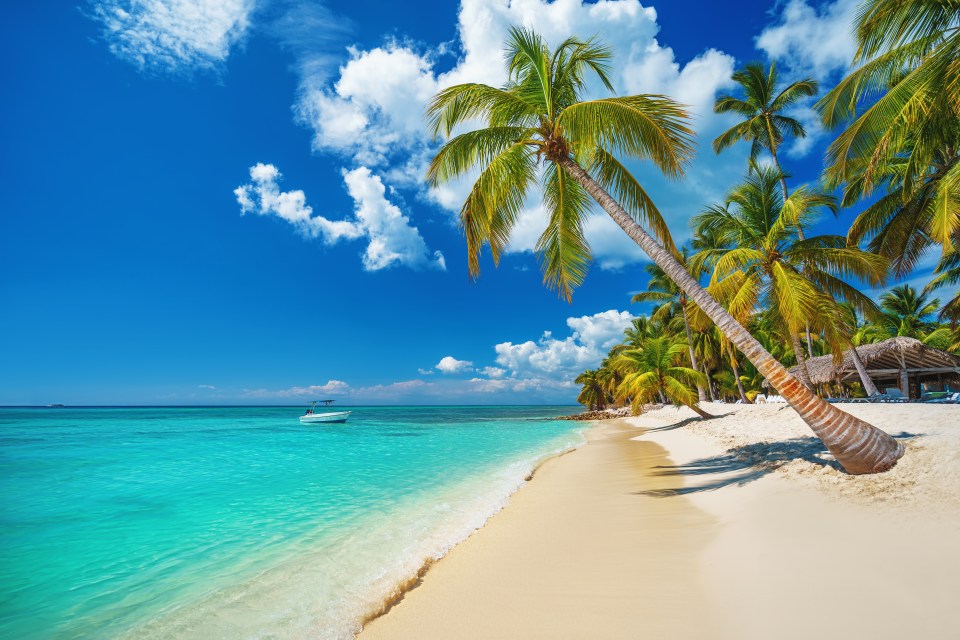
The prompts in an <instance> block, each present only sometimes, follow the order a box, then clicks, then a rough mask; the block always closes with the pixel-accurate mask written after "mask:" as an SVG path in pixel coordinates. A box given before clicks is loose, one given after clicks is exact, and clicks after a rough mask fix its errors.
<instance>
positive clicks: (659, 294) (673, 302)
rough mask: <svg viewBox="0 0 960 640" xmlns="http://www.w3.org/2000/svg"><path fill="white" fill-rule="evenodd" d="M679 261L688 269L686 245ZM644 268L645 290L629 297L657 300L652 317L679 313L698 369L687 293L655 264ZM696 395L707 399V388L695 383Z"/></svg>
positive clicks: (701, 400) (645, 300)
mask: <svg viewBox="0 0 960 640" xmlns="http://www.w3.org/2000/svg"><path fill="white" fill-rule="evenodd" d="M680 258H682V260H681V263H682V264H683V266H684V267H685V268H686V269H687V271H690V265H689V264H688V263H687V250H686V247H684V249H683V250H682V252H681V254H680ZM644 269H645V270H646V272H647V275H649V276H650V280H649V281H648V282H647V290H646V291H641V292H640V293H638V294H636V295H634V296H633V298H631V300H630V301H631V302H659V303H660V304H659V306H658V307H657V309H656V311H654V314H653V315H654V317H656V316H657V314H661V316H663V315H666V314H668V313H672V314H679V315H680V316H681V317H682V318H683V329H684V332H685V333H686V336H687V346H688V348H689V356H690V365H691V366H692V367H693V368H694V369H695V370H697V371H700V365H699V364H698V363H697V354H696V352H694V348H693V347H694V345H693V335H692V333H691V331H690V319H689V317H688V316H687V305H688V304H689V303H690V301H689V299H688V297H687V294H686V293H684V292H683V290H682V289H680V287H678V286H677V284H676V283H675V282H674V281H673V280H671V279H670V278H668V277H667V274H666V273H664V272H663V269H661V268H660V267H658V266H657V265H655V264H649V265H647V266H646V267H644ZM697 396H698V397H699V398H700V402H706V401H707V390H706V388H705V385H703V384H698V385H697Z"/></svg>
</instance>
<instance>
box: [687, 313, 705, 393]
mask: <svg viewBox="0 0 960 640" xmlns="http://www.w3.org/2000/svg"><path fill="white" fill-rule="evenodd" d="M681 309H683V328H684V329H685V330H686V331H687V348H688V349H690V366H691V367H693V370H694V371H700V367H698V366H697V356H696V355H695V354H694V353H693V335H692V334H691V333H690V321H689V320H687V307H686V306H685V305H684V306H681ZM697 396H699V398H700V402H706V401H707V390H706V389H704V388H703V385H702V384H699V383H697Z"/></svg>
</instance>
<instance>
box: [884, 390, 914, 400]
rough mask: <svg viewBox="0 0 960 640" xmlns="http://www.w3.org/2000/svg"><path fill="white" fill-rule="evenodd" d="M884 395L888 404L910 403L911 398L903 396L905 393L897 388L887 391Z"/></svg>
mask: <svg viewBox="0 0 960 640" xmlns="http://www.w3.org/2000/svg"><path fill="white" fill-rule="evenodd" d="M883 395H885V396H887V398H888V400H887V401H888V402H910V398H908V397H907V396H905V395H903V392H901V391H900V389H897V388H896V387H893V388H890V389H885V390H884V394H883Z"/></svg>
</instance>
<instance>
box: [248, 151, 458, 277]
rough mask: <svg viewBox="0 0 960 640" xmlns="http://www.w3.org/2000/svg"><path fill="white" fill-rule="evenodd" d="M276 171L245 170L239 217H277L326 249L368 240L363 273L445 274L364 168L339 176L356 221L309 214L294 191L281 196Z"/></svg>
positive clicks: (257, 167)
mask: <svg viewBox="0 0 960 640" xmlns="http://www.w3.org/2000/svg"><path fill="white" fill-rule="evenodd" d="M281 178H282V175H281V174H280V171H279V170H278V169H277V168H276V167H275V166H274V165H272V164H263V163H257V164H256V165H254V166H252V167H250V179H251V181H252V182H250V183H248V184H245V185H241V186H239V187H237V188H236V189H234V191H233V193H234V195H235V196H236V199H237V203H238V204H239V205H240V211H241V214H247V213H255V214H257V215H265V216H271V215H272V216H276V217H278V218H280V219H281V220H285V221H286V222H288V223H290V224H291V225H293V227H294V228H295V229H296V230H297V231H298V232H299V233H300V234H301V235H303V236H304V237H306V238H322V239H323V242H324V243H325V244H328V245H329V244H334V243H336V242H337V241H339V240H344V239H345V240H356V239H358V238H364V237H365V238H367V240H368V244H367V249H366V251H365V252H364V254H363V265H364V268H365V269H366V270H368V271H377V270H380V269H384V268H387V267H391V266H396V265H406V266H408V267H413V268H420V267H424V266H433V267H436V268H439V269H445V268H446V264H445V262H444V259H443V254H441V253H440V252H439V251H437V252H435V253H434V254H433V255H432V256H431V255H430V253H429V251H428V249H427V245H426V243H425V242H424V240H423V238H422V237H421V236H420V232H419V231H418V230H417V228H416V227H413V226H411V225H410V219H409V218H407V217H406V216H405V215H403V213H402V212H401V211H400V209H399V208H398V207H397V206H396V205H394V204H392V203H391V202H389V201H388V200H387V199H386V197H385V196H386V191H385V189H384V186H383V183H382V182H381V180H380V178H379V177H378V176H375V175H373V174H372V173H371V172H370V170H369V169H367V168H366V167H358V168H356V169H354V170H353V171H345V172H344V173H343V178H344V182H345V183H346V186H347V191H348V193H349V194H350V197H351V198H353V201H354V214H355V218H356V219H355V220H329V219H327V218H325V217H323V216H320V215H314V214H313V208H312V207H310V206H309V205H308V204H307V201H306V200H307V199H306V195H305V194H304V192H303V191H301V190H299V189H297V190H294V191H280V186H279V181H280V179H281Z"/></svg>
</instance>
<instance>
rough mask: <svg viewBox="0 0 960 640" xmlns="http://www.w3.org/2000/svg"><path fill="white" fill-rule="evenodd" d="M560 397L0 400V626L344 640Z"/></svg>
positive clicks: (536, 440) (494, 492)
mask: <svg viewBox="0 0 960 640" xmlns="http://www.w3.org/2000/svg"><path fill="white" fill-rule="evenodd" d="M569 412H570V408H569V407H375V408H374V407H361V408H356V409H354V413H353V415H352V416H351V417H350V421H349V422H347V423H346V424H344V425H326V426H302V425H301V424H300V423H299V422H298V421H297V417H298V416H299V414H300V413H302V410H300V409H297V408H278V407H255V408H250V407H244V408H145V409H130V408H118V409H0V637H4V638H73V637H89V636H97V637H105V636H106V637H117V636H120V637H131V638H134V637H135V638H150V637H155V638H170V637H191V638H209V637H222V638H292V637H297V638H299V637H312V638H343V637H350V636H351V634H352V633H353V631H355V630H356V629H357V625H358V624H359V622H360V620H362V618H363V616H364V615H365V614H367V613H369V612H370V611H371V610H375V609H376V608H377V606H379V604H380V603H381V602H383V600H384V598H386V597H388V596H389V595H390V593H391V592H392V591H393V590H394V589H395V588H396V587H397V585H398V584H399V583H400V581H402V580H403V579H404V578H407V577H409V576H411V575H413V574H414V573H415V572H416V571H417V569H418V568H419V567H420V566H421V565H422V564H423V562H424V561H425V560H426V559H428V558H431V557H437V556H439V555H442V554H443V553H444V552H445V551H446V550H447V549H448V548H449V547H450V546H451V545H453V544H455V543H456V542H458V541H460V540H462V539H463V538H464V537H466V536H467V535H469V533H470V532H471V531H473V530H474V529H475V528H476V527H478V526H480V525H481V524H482V523H483V522H484V520H485V519H486V518H487V517H489V515H490V514H492V513H494V512H495V511H496V510H497V509H498V508H500V506H502V505H503V503H504V501H505V499H506V497H507V496H508V495H509V494H510V493H511V492H512V491H513V490H514V489H516V487H517V486H519V484H520V483H522V481H523V478H524V477H525V476H526V475H527V474H528V473H529V472H530V470H531V469H532V468H533V466H534V465H535V464H536V462H537V461H539V460H540V459H542V458H543V457H545V456H547V455H549V454H551V453H553V452H556V451H558V450H561V449H564V448H568V447H570V446H573V445H575V444H578V443H579V442H580V441H581V438H582V437H581V435H580V433H579V431H578V428H579V426H578V425H577V424H576V423H570V422H561V421H556V420H549V419H544V418H549V417H554V416H557V415H561V414H563V413H569Z"/></svg>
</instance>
